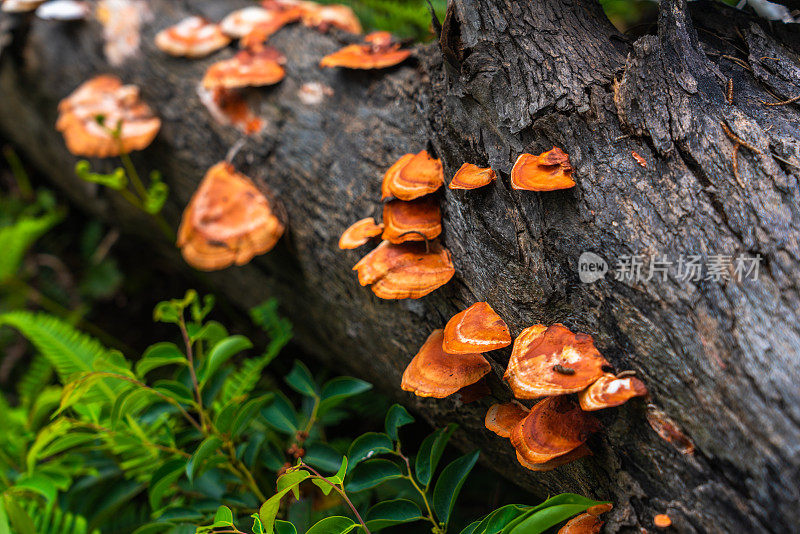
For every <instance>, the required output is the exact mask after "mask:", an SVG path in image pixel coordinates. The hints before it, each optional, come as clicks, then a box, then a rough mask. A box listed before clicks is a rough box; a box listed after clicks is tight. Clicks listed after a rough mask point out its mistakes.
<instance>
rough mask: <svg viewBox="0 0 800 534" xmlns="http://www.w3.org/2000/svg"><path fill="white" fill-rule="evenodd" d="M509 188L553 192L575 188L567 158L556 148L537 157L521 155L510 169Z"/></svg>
mask: <svg viewBox="0 0 800 534" xmlns="http://www.w3.org/2000/svg"><path fill="white" fill-rule="evenodd" d="M511 187H513V188H514V189H524V190H526V191H555V190H556V189H569V188H570V187H575V181H574V180H573V179H572V165H570V163H569V156H567V154H566V153H564V151H563V150H561V149H560V148H556V147H553V149H552V150H549V151H547V152H543V153H541V154H539V155H538V156H534V155H532V154H521V155H520V156H519V157H518V158H517V161H516V163H514V168H513V169H511Z"/></svg>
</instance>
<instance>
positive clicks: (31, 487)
mask: <svg viewBox="0 0 800 534" xmlns="http://www.w3.org/2000/svg"><path fill="white" fill-rule="evenodd" d="M12 488H13V489H14V490H27V491H33V492H35V493H38V494H39V495H41V496H43V497H44V498H45V499H46V500H47V502H48V503H52V502H53V501H55V500H56V492H57V490H56V485H55V483H54V482H53V480H52V479H51V478H50V477H48V476H47V475H45V474H44V473H32V474H29V475H23V476H22V477H20V478H18V479H17V480H16V482H15V483H14V485H13V486H12Z"/></svg>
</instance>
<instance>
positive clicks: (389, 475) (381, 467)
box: [345, 458, 403, 492]
mask: <svg viewBox="0 0 800 534" xmlns="http://www.w3.org/2000/svg"><path fill="white" fill-rule="evenodd" d="M402 476H403V471H402V470H401V469H400V466H399V465H397V464H396V463H394V462H392V461H390V460H384V459H382V458H378V459H376V460H367V461H365V462H363V463H362V464H361V465H359V466H357V467H356V468H355V469H353V470H352V471H351V472H350V474H349V475H348V481H347V483H346V485H345V488H346V489H347V491H352V492H357V491H363V490H365V489H369V488H374V487H375V486H377V485H379V484H383V483H384V482H387V481H389V480H394V479H396V478H401V477H402Z"/></svg>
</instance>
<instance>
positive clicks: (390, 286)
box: [353, 241, 455, 299]
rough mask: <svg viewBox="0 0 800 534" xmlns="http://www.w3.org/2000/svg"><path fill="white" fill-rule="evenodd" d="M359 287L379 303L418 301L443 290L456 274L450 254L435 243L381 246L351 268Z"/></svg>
mask: <svg viewBox="0 0 800 534" xmlns="http://www.w3.org/2000/svg"><path fill="white" fill-rule="evenodd" d="M353 270H354V271H357V272H358V281H359V283H360V284H361V285H362V286H366V285H369V284H372V291H373V293H375V295H377V296H378V297H380V298H382V299H406V298H411V299H417V298H420V297H423V296H425V295H427V294H428V293H430V292H431V291H434V290H435V289H437V288H438V287H441V286H443V285H444V284H446V283H447V282H449V281H450V279H451V278H452V277H453V275H454V274H455V268H454V267H453V262H452V261H451V260H450V253H449V252H448V251H447V249H446V248H443V247H442V246H441V245H439V244H438V243H432V244H431V247H430V250H426V249H425V245H424V244H422V243H403V244H402V245H393V244H392V243H390V242H388V241H383V242H381V244H380V245H378V246H377V247H376V248H375V249H374V250H373V251H372V252H370V253H369V254H367V255H366V256H364V257H363V258H361V261H359V262H358V263H356V265H355V266H354V267H353Z"/></svg>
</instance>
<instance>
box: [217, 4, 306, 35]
mask: <svg viewBox="0 0 800 534" xmlns="http://www.w3.org/2000/svg"><path fill="white" fill-rule="evenodd" d="M300 15H301V11H300V10H298V9H293V10H292V9H277V8H276V9H264V8H263V7H258V6H249V7H245V8H242V9H237V10H236V11H233V12H232V13H229V14H228V15H227V16H226V17H225V18H224V19H222V22H220V23H219V26H220V28H221V29H222V31H223V32H224V33H225V35H227V36H229V37H233V38H234V39H241V38H243V37H245V36H247V35H248V34H250V33H251V32H253V31H254V30H256V29H258V30H259V31H261V32H264V33H265V34H264V39H266V38H267V37H269V36H270V35H272V34H273V33H275V32H276V31H278V30H279V29H281V28H282V27H283V26H284V25H286V24H288V23H289V22H293V21H295V20H298V19H299V18H300Z"/></svg>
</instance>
